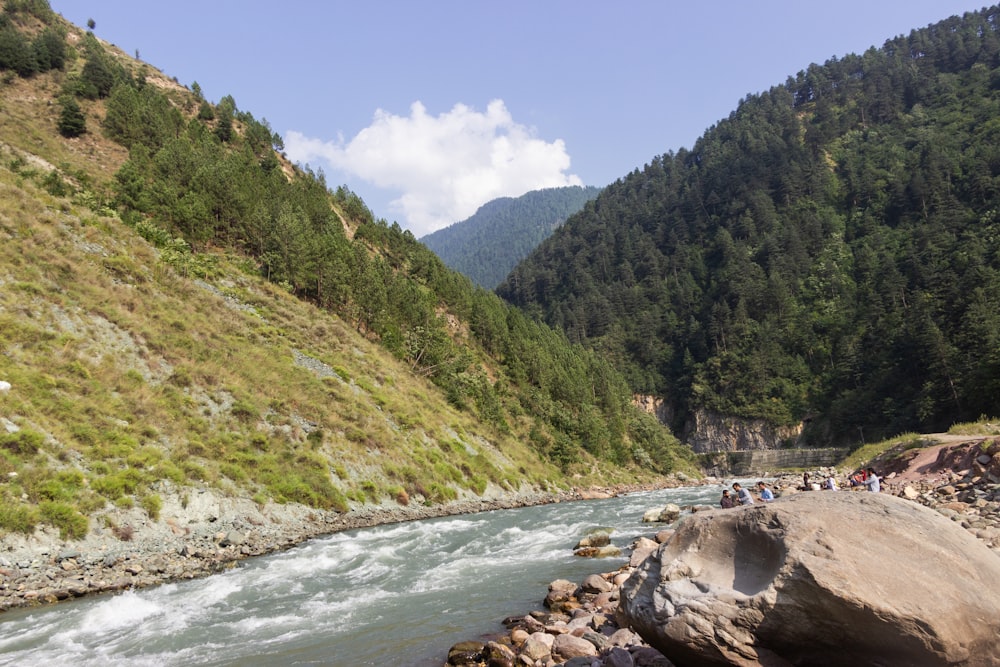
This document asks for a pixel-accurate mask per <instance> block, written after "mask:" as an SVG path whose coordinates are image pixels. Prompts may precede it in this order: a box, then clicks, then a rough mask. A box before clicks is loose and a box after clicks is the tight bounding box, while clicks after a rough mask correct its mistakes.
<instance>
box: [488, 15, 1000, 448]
mask: <svg viewBox="0 0 1000 667" xmlns="http://www.w3.org/2000/svg"><path fill="white" fill-rule="evenodd" d="M998 17H1000V9H998V8H997V7H992V8H989V9H984V10H982V11H980V12H975V13H967V14H965V15H964V16H962V17H952V18H949V19H947V20H944V21H942V22H940V23H938V24H935V25H931V26H929V27H927V28H924V29H919V30H914V31H912V32H911V33H910V34H909V35H906V36H900V37H897V38H894V39H890V40H888V41H886V42H885V44H884V45H883V46H882V47H881V48H874V47H873V48H871V49H869V50H868V51H866V52H865V53H863V54H861V55H847V56H844V57H843V58H833V59H831V60H829V61H828V62H826V63H825V64H823V65H816V64H813V65H810V66H809V67H808V68H807V69H805V70H803V71H801V72H799V73H798V74H797V75H795V76H792V77H789V78H788V80H787V81H786V82H785V83H784V84H782V85H778V86H775V87H773V88H772V89H770V90H768V91H767V92H764V93H761V94H754V95H749V96H747V97H746V98H745V99H743V100H741V101H740V102H739V104H738V106H737V108H736V110H735V111H733V112H732V114H730V116H729V117H728V118H726V119H724V120H721V121H720V122H718V123H717V124H716V125H714V126H713V127H711V128H710V129H709V130H707V131H706V132H705V134H704V135H703V136H702V137H701V138H700V139H699V140H698V141H697V142H696V143H695V145H694V147H693V148H691V149H690V150H688V149H680V150H677V151H676V152H673V151H671V152H668V153H666V154H663V155H660V156H658V157H656V158H654V159H653V160H652V161H651V162H650V163H649V164H647V165H645V166H644V167H643V168H642V169H636V170H635V171H634V172H632V173H631V174H629V175H627V176H625V177H623V178H621V179H619V180H618V181H616V182H615V183H613V184H611V185H610V186H608V187H607V188H606V189H605V190H604V191H603V193H602V194H601V195H600V196H599V197H598V199H597V200H596V202H595V203H594V204H593V205H588V206H587V207H586V209H585V210H584V211H582V212H581V213H579V214H577V215H576V216H574V217H572V218H571V219H570V220H569V221H567V223H566V224H565V225H563V226H562V227H561V228H560V229H559V230H557V231H556V232H555V233H554V234H553V236H551V237H550V238H549V239H548V240H547V241H546V242H545V243H543V244H542V246H541V247H539V248H538V249H537V250H536V251H535V252H534V253H533V254H532V255H530V256H529V258H528V259H527V260H526V261H525V262H523V263H522V264H521V265H519V266H518V267H517V268H516V269H515V270H514V271H513V272H512V274H511V275H510V276H509V278H508V279H507V280H506V281H505V283H503V284H502V285H501V286H500V287H499V288H498V292H499V294H501V295H502V296H503V297H504V298H505V299H508V300H509V301H511V302H512V303H514V304H517V305H519V306H521V307H523V308H525V309H527V310H528V311H529V312H532V313H534V314H535V315H536V316H538V317H540V318H542V319H544V321H546V322H548V323H549V324H551V325H552V326H555V327H559V328H561V329H562V330H563V331H565V332H566V335H567V336H568V337H569V339H570V340H571V341H573V342H578V343H582V344H584V345H586V346H587V347H589V348H590V349H592V350H594V351H595V352H598V353H600V354H601V355H602V356H603V357H606V358H608V359H612V360H613V361H614V362H615V363H616V364H617V365H618V367H619V368H621V369H623V370H624V371H625V372H626V373H627V376H628V379H629V382H630V383H631V385H632V387H633V389H635V390H636V391H638V392H644V393H649V394H656V395H660V396H663V397H665V398H666V400H668V402H669V403H670V404H671V405H672V407H673V408H675V410H676V414H677V415H678V421H679V422H680V421H683V419H684V418H685V415H689V414H691V412H692V411H694V410H698V409H709V410H712V411H717V412H719V413H724V414H729V415H737V416H742V417H748V418H764V419H766V420H769V421H770V422H772V423H775V424H795V423H798V422H799V421H804V422H806V424H807V428H806V430H805V434H804V435H805V438H806V440H807V441H810V442H817V443H818V442H829V441H831V440H832V441H837V442H844V443H852V444H854V443H857V442H858V441H859V440H860V439H866V438H867V439H868V440H871V439H874V438H877V437H879V436H882V435H892V434H896V433H899V432H903V431H909V430H913V431H924V432H926V431H936V430H940V429H945V428H947V427H948V426H949V424H951V423H953V422H956V421H960V420H967V419H975V418H978V417H979V416H981V415H983V414H987V415H995V414H1000V236H998V234H1000V214H998V210H1000V33H998V29H1000V25H998V20H1000V18H998ZM858 20H864V19H863V17H859V19H858ZM676 425H679V424H676ZM676 425H675V426H676Z"/></svg>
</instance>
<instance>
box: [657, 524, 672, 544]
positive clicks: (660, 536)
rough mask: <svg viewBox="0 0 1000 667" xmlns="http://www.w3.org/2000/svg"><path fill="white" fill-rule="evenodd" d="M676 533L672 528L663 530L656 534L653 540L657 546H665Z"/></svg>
mask: <svg viewBox="0 0 1000 667" xmlns="http://www.w3.org/2000/svg"><path fill="white" fill-rule="evenodd" d="M675 532H676V531H675V530H674V529H673V528H664V529H663V530H659V531H657V532H656V536H655V538H654V539H655V540H656V542H657V543H658V544H665V543H667V542H669V541H670V538H671V537H673V536H674V533H675Z"/></svg>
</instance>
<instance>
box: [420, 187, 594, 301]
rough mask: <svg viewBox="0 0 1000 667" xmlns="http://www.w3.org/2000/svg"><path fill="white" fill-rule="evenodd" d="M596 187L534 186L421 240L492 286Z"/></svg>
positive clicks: (591, 195) (453, 264) (484, 284)
mask: <svg viewBox="0 0 1000 667" xmlns="http://www.w3.org/2000/svg"><path fill="white" fill-rule="evenodd" d="M600 191H601V189H600V188H597V187H593V186H588V187H580V186H576V185H574V186H568V187H564V188H547V189H545V190H535V191H532V192H528V193H526V194H523V195H521V196H520V197H501V198H499V199H494V200H492V201H489V202H486V203H485V204H483V205H482V206H480V207H479V210H478V211H476V213H475V214H474V215H473V216H472V217H470V218H467V219H465V220H463V221H461V222H456V223H455V224H453V225H450V226H448V227H445V228H444V229H439V230H438V231H436V232H433V233H431V234H428V235H427V236H424V237H422V238H421V239H420V240H421V242H423V244H424V245H426V246H427V247H428V248H430V249H431V250H433V251H434V252H435V254H437V256H438V257H440V258H441V260H442V261H443V262H444V263H445V264H447V265H448V266H450V267H451V268H453V269H455V270H456V271H458V272H459V273H461V274H462V275H464V276H468V278H469V279H470V280H472V282H474V283H476V284H477V285H479V286H480V287H485V288H486V289H493V288H494V287H496V286H497V285H498V284H500V281H502V280H503V279H504V278H506V277H507V274H508V273H510V270H511V269H513V268H514V266H515V265H516V264H517V263H518V262H519V261H521V260H522V259H524V258H525V257H527V256H528V253H529V252H531V251H532V250H533V249H534V248H536V247H537V246H538V244H539V243H541V242H542V241H544V240H545V239H546V238H548V237H549V235H550V234H551V233H552V231H553V230H554V229H555V228H556V227H558V226H559V225H561V224H562V223H563V222H565V221H566V218H568V217H569V216H570V215H572V214H574V213H576V212H577V211H579V210H580V209H582V208H583V205H584V204H586V203H587V202H588V201H590V200H592V199H594V198H595V197H596V196H597V195H598V193H599V192H600Z"/></svg>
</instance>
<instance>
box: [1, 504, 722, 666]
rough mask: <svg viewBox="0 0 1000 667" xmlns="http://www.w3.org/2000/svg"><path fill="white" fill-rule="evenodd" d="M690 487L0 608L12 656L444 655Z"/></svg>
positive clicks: (591, 565) (18, 659)
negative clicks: (593, 535) (588, 542)
mask: <svg viewBox="0 0 1000 667" xmlns="http://www.w3.org/2000/svg"><path fill="white" fill-rule="evenodd" d="M720 490H721V488H720V487H717V486H708V487H685V488H680V489H664V490H659V491H649V492H641V493H633V494H629V495H625V496H621V497H618V498H611V499H606V500H590V501H579V502H565V503H554V504H550V505H540V506H537V507H528V508H521V509H514V510H497V511H492V512H483V513H480V514H470V515H464V516H457V517H444V518H438V519H428V520H424V521H413V522H408V523H401V524H393V525H387V526H379V527H375V528H365V529H360V530H351V531H345V532H342V533H336V534H333V535H330V536H327V537H323V538H317V539H314V540H311V541H309V542H306V543H304V544H302V545H300V546H298V547H296V548H294V549H291V550H289V551H284V552H281V553H277V554H273V555H270V556H263V557H259V558H255V559H250V560H247V561H243V562H242V563H240V564H239V566H238V567H235V568H234V569H232V570H230V571H227V572H225V573H222V574H217V575H213V576H210V577H207V578H204V579H198V580H194V581H185V582H180V583H175V584H168V585H163V586H159V587H156V588H150V589H143V590H138V591H126V592H123V593H119V594H116V595H105V596H95V597H90V598H86V597H85V598H81V599H79V600H75V601H70V602H64V603H60V604H58V605H54V606H46V607H35V608H31V609H15V610H12V611H8V612H5V613H3V614H2V615H0V665H69V664H72V665H75V666H95V667H96V666H100V667H111V666H116V665H128V666H129V667H135V666H143V665H148V666H150V667H152V666H154V665H155V666H156V667H161V666H164V665H168V666H181V665H184V666H187V665H241V666H246V665H248V666H264V665H268V666H270V665H337V666H344V667H348V666H351V667H353V666H358V665H379V666H381V667H385V666H387V665H391V666H414V667H425V666H426V667H431V666H433V667H439V666H440V665H442V664H444V662H445V659H446V657H447V652H448V649H449V648H450V647H451V646H452V645H453V644H455V643H456V642H459V641H463V640H467V639H475V638H477V637H481V636H485V635H489V634H492V633H497V632H500V631H502V630H503V626H502V625H501V621H502V620H503V618H504V617H506V616H510V615H520V614H525V613H527V612H529V611H532V610H534V609H542V604H541V602H542V599H543V598H544V597H545V593H546V592H547V588H546V587H547V585H548V583H549V582H551V581H553V580H555V579H560V578H561V579H569V580H570V581H574V582H579V581H580V580H582V579H583V578H584V577H585V576H586V575H588V574H591V573H595V572H607V571H612V570H616V569H618V567H619V566H621V565H622V564H623V563H624V562H625V557H622V558H612V559H602V560H593V559H586V558H578V557H576V556H574V555H573V552H572V549H573V546H575V544H576V543H577V541H578V540H579V539H580V538H581V537H582V536H583V535H584V534H585V533H586V532H587V530H588V529H591V528H594V527H598V526H607V527H613V528H614V529H615V532H614V533H613V534H612V543H613V544H616V545H618V546H620V547H622V548H625V547H627V546H628V545H629V544H630V543H631V542H632V540H633V539H634V538H635V537H637V536H639V535H651V534H652V533H654V532H655V531H656V530H658V529H659V528H660V527H661V526H660V525H658V524H643V523H642V522H641V520H642V515H643V512H645V511H646V510H647V509H650V508H652V507H657V506H662V505H664V504H665V503H667V502H673V503H676V504H678V505H681V506H683V505H687V504H697V503H703V504H712V505H714V504H715V503H716V502H717V501H718V496H719V493H720Z"/></svg>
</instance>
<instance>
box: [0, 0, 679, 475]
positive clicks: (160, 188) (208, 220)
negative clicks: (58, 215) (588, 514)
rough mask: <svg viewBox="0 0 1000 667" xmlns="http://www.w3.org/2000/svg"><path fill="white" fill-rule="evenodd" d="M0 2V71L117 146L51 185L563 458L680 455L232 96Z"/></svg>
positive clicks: (63, 117)
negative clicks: (292, 305) (214, 97)
mask: <svg viewBox="0 0 1000 667" xmlns="http://www.w3.org/2000/svg"><path fill="white" fill-rule="evenodd" d="M4 7H5V9H4V12H3V13H2V14H0V69H2V75H3V76H4V77H5V80H6V81H7V82H12V81H14V77H22V78H26V79H31V78H32V77H36V76H39V75H40V74H42V73H45V72H54V73H55V78H54V79H52V80H54V81H56V82H58V83H59V86H58V88H57V89H56V91H55V93H54V96H53V102H55V104H52V105H51V108H52V110H53V111H52V112H53V113H54V114H56V115H58V119H57V126H58V129H59V132H60V133H61V134H62V135H63V137H65V138H67V139H69V138H73V137H82V136H85V135H87V134H89V133H99V134H101V135H102V136H103V137H106V138H109V139H111V140H113V141H114V142H116V143H117V144H119V145H120V146H123V147H125V148H126V149H127V150H128V159H127V161H125V162H124V164H123V166H121V168H120V169H119V170H118V171H117V173H115V174H114V176H113V179H111V181H110V182H108V183H102V182H100V181H99V180H93V179H90V180H88V179H87V178H85V177H84V176H83V175H81V174H77V175H75V177H73V178H70V177H67V175H66V174H61V173H60V172H59V171H58V170H55V171H53V172H51V173H50V175H49V176H48V177H47V181H46V187H47V188H48V189H49V191H50V192H51V193H53V194H54V195H60V194H61V195H74V193H75V196H77V197H80V196H82V195H81V193H80V191H79V190H80V189H81V188H83V189H85V190H86V197H87V198H88V201H89V203H90V205H91V206H93V207H94V209H95V210H100V211H102V212H106V213H114V214H116V215H118V216H119V217H120V218H121V220H122V221H123V222H124V223H126V224H127V225H128V226H129V227H131V228H132V229H134V230H135V232H137V233H138V234H139V235H141V236H142V237H143V238H145V239H146V240H147V241H149V242H150V243H152V244H153V245H154V246H155V247H157V248H159V249H160V251H161V256H162V258H163V260H164V261H165V262H167V263H168V264H170V265H171V266H172V267H173V268H174V269H175V270H177V271H179V272H180V273H181V274H183V275H185V276H187V277H190V278H194V279H197V278H198V277H199V276H203V275H206V274H207V273H210V272H212V271H213V256H215V255H218V254H219V253H220V252H224V253H227V254H236V255H237V256H239V257H242V258H244V262H243V263H244V266H245V268H246V270H247V271H249V272H252V273H254V274H259V275H261V276H264V277H266V279H267V280H269V281H271V282H272V283H274V284H276V285H279V286H281V287H282V288H283V289H285V290H287V291H288V292H290V293H292V294H294V295H296V296H297V297H298V298H300V299H302V300H305V301H308V302H310V303H312V304H315V305H316V306H317V307H319V308H321V309H323V310H325V311H327V312H331V313H335V314H336V315H337V316H339V317H340V318H342V319H343V321H345V322H347V323H349V325H350V326H351V327H353V328H354V329H355V330H356V331H357V332H360V333H361V334H362V335H364V336H365V337H367V338H368V339H369V340H371V341H376V342H377V343H378V344H379V345H381V346H382V347H383V348H384V349H385V350H388V351H389V352H390V353H391V354H392V355H393V356H394V357H395V358H397V359H398V360H400V361H402V362H403V363H405V364H406V365H407V366H408V367H409V368H410V369H411V371H412V373H413V374H414V375H416V376H418V377H422V378H429V379H430V380H431V381H432V382H433V384H434V385H436V387H437V388H438V390H439V391H441V392H443V394H444V395H445V396H446V397H447V399H448V401H449V402H450V403H451V404H452V405H453V406H456V407H458V408H460V409H462V410H465V411H467V412H468V413H470V414H472V415H474V416H475V417H476V418H477V419H479V420H481V421H482V422H484V423H486V424H489V425H491V426H492V428H494V429H495V430H496V431H497V432H500V433H511V432H516V433H519V434H523V436H524V438H525V440H527V441H530V443H531V445H532V446H533V447H534V448H535V450H536V451H537V453H538V456H540V457H541V458H542V459H543V460H545V461H548V462H551V463H553V464H554V465H556V466H558V467H560V468H562V469H563V470H564V471H571V470H572V469H573V467H574V466H576V465H586V466H588V468H589V466H590V462H592V461H594V460H595V459H597V460H605V461H609V462H612V463H614V464H619V465H622V466H629V465H633V466H634V465H639V466H641V467H642V468H643V469H645V470H657V471H660V472H666V471H669V470H671V469H672V468H673V467H674V466H675V465H676V463H677V460H678V459H677V457H678V456H684V455H685V454H684V452H683V448H681V447H680V446H679V445H678V443H677V441H676V440H675V439H674V438H673V437H672V436H671V435H670V434H669V432H667V431H666V429H663V428H661V427H660V426H659V425H658V424H656V423H655V420H652V418H651V417H649V416H648V415H644V414H641V413H639V412H638V411H637V410H636V409H635V408H634V406H633V405H632V404H631V400H630V399H631V395H630V391H629V388H628V385H627V383H626V382H625V380H624V378H623V376H622V375H621V374H620V373H618V372H617V371H616V370H615V369H614V368H613V367H612V366H611V364H610V363H608V361H606V360H605V359H603V358H602V357H601V356H600V355H598V354H596V353H594V352H593V351H592V350H589V349H587V348H585V347H583V346H579V345H572V344H570V343H568V341H567V340H566V338H565V336H564V335H563V334H562V333H561V332H559V331H558V330H555V329H551V328H549V327H548V326H547V325H545V324H542V323H539V322H537V321H535V320H533V319H531V318H528V317H526V316H525V315H523V314H522V313H521V312H520V311H519V310H517V309H516V308H513V307H511V306H510V305H508V304H506V303H505V302H503V301H502V300H501V299H500V298H498V297H497V296H496V295H495V294H493V293H492V292H489V291H487V290H484V289H481V288H477V287H475V286H474V285H473V284H472V283H471V282H470V281H469V280H468V279H467V278H465V277H464V276H462V275H460V274H459V273H457V272H455V271H452V270H450V269H448V268H447V267H446V266H445V265H444V264H443V263H442V262H441V260H440V259H439V258H438V257H437V256H435V255H434V254H433V253H432V252H431V251H430V250H428V249H427V248H426V247H425V246H424V245H423V244H421V243H419V242H418V241H417V239H416V238H414V237H413V235H412V234H411V233H410V232H409V231H403V230H401V229H400V227H399V226H398V225H397V224H396V223H392V224H389V223H388V222H387V221H385V220H382V219H376V218H375V216H374V215H373V214H372V212H371V211H370V210H369V209H368V208H367V207H366V206H365V204H364V202H363V201H362V200H361V199H360V198H359V197H358V196H357V195H355V194H354V193H352V192H351V191H350V190H349V189H347V188H346V187H335V188H331V187H329V186H328V185H327V184H326V182H325V179H324V177H323V175H322V174H321V173H319V174H317V173H313V172H312V171H310V170H308V169H303V168H300V167H296V166H293V165H291V164H289V163H288V161H287V160H286V159H285V158H284V156H283V154H282V153H281V150H282V148H283V146H282V141H281V138H280V136H279V135H277V134H276V133H274V132H273V131H272V130H271V128H270V127H269V125H268V123H267V121H266V120H264V119H257V118H255V117H254V115H253V114H252V113H251V112H249V111H247V110H243V109H240V108H239V106H238V105H237V103H236V100H235V99H234V98H233V97H232V96H229V95H226V96H224V97H222V98H221V99H220V100H219V101H218V102H217V103H212V102H210V101H209V100H208V99H206V97H205V96H204V95H203V92H202V90H201V88H200V86H199V85H198V84H197V83H194V84H192V85H191V87H190V89H187V88H185V87H183V86H180V85H162V83H161V82H159V81H158V82H157V84H156V85H154V84H153V83H151V82H150V80H148V78H147V74H148V73H149V72H150V71H151V70H150V69H149V66H148V65H145V64H142V63H138V62H137V61H134V60H132V59H131V58H129V57H128V56H126V55H125V54H122V53H121V52H120V51H117V50H115V49H112V48H110V47H108V46H106V45H105V44H104V43H102V42H101V41H100V40H99V39H97V38H96V36H95V35H94V34H93V32H92V31H88V32H86V33H82V31H81V33H75V34H74V37H76V36H77V34H80V38H79V39H78V40H67V26H66V25H65V24H63V23H62V22H61V19H60V18H59V17H57V16H56V15H55V14H54V13H53V12H52V10H51V9H50V7H49V6H48V3H47V2H45V1H44V0H20V1H18V0H6V2H5V3H4ZM43 89H44V90H52V88H51V86H50V87H46V88H43ZM95 118H97V119H99V120H97V121H96V122H95V120H94V119H95ZM81 184H82V185H81Z"/></svg>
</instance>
